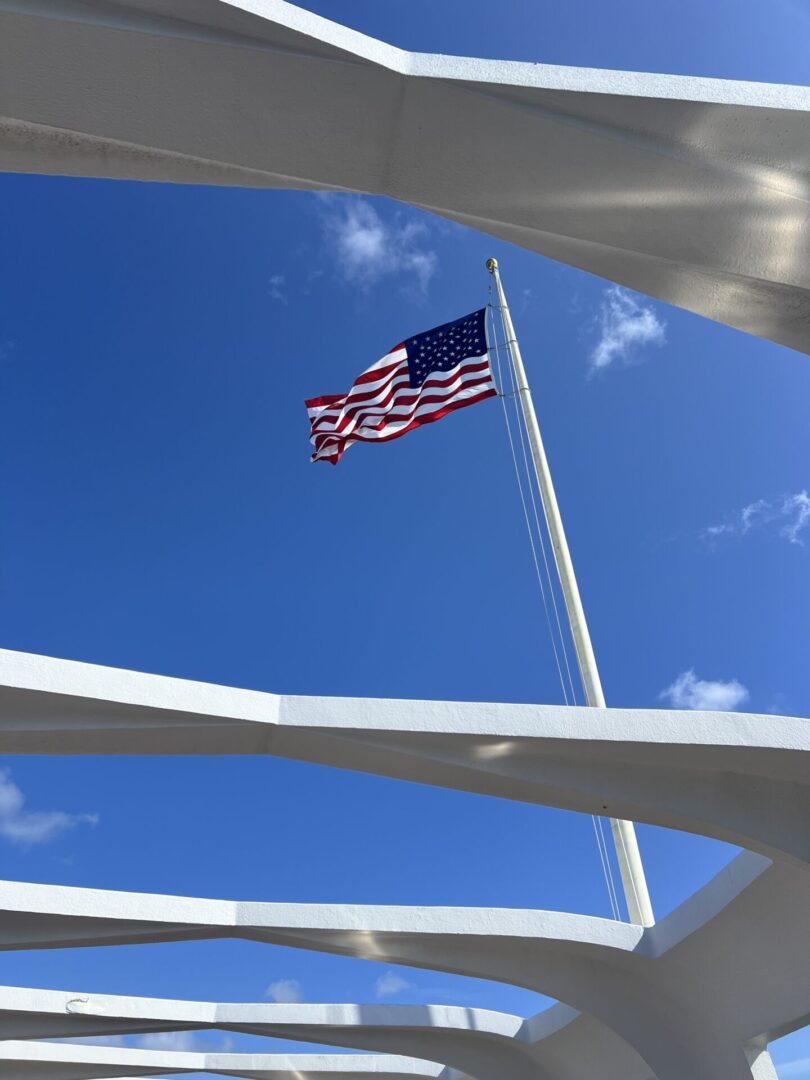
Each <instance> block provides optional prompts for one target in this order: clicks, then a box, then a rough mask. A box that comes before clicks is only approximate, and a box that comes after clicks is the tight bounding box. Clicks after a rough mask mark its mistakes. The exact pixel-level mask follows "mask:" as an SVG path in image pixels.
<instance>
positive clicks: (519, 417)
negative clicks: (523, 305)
mask: <svg viewBox="0 0 810 1080" xmlns="http://www.w3.org/2000/svg"><path fill="white" fill-rule="evenodd" d="M490 288H491V286H490ZM499 310H500V313H501V329H502V331H503V336H504V338H505V337H506V324H505V323H504V319H503V310H502V309H500V306H499ZM509 374H510V382H511V386H512V391H513V395H514V398H513V400H514V404H515V412H516V415H517V424H518V434H519V435H520V448H521V451H522V453H523V467H524V468H525V470H526V476H527V477H528V480H529V496H530V498H531V503H532V511H533V513H534V521H535V525H536V527H537V535H538V537H539V539H540V550H541V552H542V555H543V564H544V566H545V570H546V580H547V581H548V587H549V592H550V593H551V604H552V607H553V608H554V618H555V620H556V622H557V633H558V634H559V639H560V645H561V648H562V654H563V660H564V661H565V670H566V674H567V675H568V685H569V687H570V689H571V704H572V705H576V704H577V694H576V690H575V689H574V680H573V677H572V675H571V664H570V662H569V660H568V648H567V646H566V643H565V634H564V633H563V628H562V622H561V620H560V612H559V608H558V606H557V594H556V590H555V588H554V585H553V582H552V577H551V570H550V568H549V564H548V555H547V554H546V544H545V540H544V538H543V528H542V526H541V524H540V515H539V513H538V510H537V499H538V498H539V495H540V493H539V492H538V493H537V497H535V487H536V482H535V483H533V482H532V472H531V469H530V468H529V455H528V451H527V449H526V439H527V438H528V434H527V433H526V434H524V426H525V425H524V418H523V410H522V408H521V407H520V405H519V403H518V400H517V395H518V394H519V393H520V391H521V390H522V389H523V388H522V387H520V386H518V385H517V379H516V378H515V372H514V368H513V365H512V364H511V363H510V364H509Z"/></svg>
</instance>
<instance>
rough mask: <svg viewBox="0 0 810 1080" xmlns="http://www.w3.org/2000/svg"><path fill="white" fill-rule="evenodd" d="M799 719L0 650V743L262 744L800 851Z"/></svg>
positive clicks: (809, 802) (195, 749)
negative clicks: (235, 677)
mask: <svg viewBox="0 0 810 1080" xmlns="http://www.w3.org/2000/svg"><path fill="white" fill-rule="evenodd" d="M808 751H810V723H808V721H806V720H802V719H796V718H792V717H781V716H758V715H756V714H752V713H709V712H690V711H683V712H678V711H671V710H657V709H604V710H603V709H589V708H580V707H571V708H569V707H564V706H556V705H499V704H480V703H470V702H440V701H396V700H390V699H367V698H315V697H312V698H307V697H288V696H279V695H276V694H264V693H259V692H257V691H250V690H237V689H231V688H229V687H222V686H214V685H209V684H206V683H197V682H188V681H186V680H183V679H170V678H165V677H162V676H156V675H143V674H140V673H138V672H132V671H122V670H118V669H114V668H104V667H98V666H96V665H93V664H80V663H76V662H74V661H67V660H55V659H52V658H50V657H43V656H34V655H31V654H29V653H17V652H11V651H9V650H0V753H5V754H110V753H112V754H266V753H269V754H275V755H278V756H281V757H290V758H296V759H299V760H304V761H313V762H318V763H320V764H325V765H332V766H337V767H340V768H348V769H356V770H359V771H362V772H371V773H374V774H377V775H382V776H393V777H398V778H400V779H406V780H414V781H418V782H421V783H428V784H434V785H437V786H441V787H450V788H459V789H461V790H464V791H474V792H479V793H482V794H488V795H495V796H498V797H501V798H509V799H518V800H522V801H525V802H536V803H543V804H546V805H550V806H559V807H563V808H565V809H569V810H578V811H584V812H586V813H595V814H605V815H607V816H610V817H616V818H626V819H628V820H632V821H645V822H650V823H652V824H655V825H664V826H667V827H670V828H677V829H684V830H687V831H690V832H695V833H701V834H704V835H706V836H713V837H716V838H717V839H720V840H727V841H729V842H730V843H734V844H739V845H741V846H743V847H747V848H750V849H752V850H755V851H759V852H761V853H763V854H765V855H767V856H769V857H771V858H779V859H789V860H792V861H794V862H797V863H800V864H802V865H804V866H807V865H808V864H810V829H808V826H807V822H808V820H810V768H808Z"/></svg>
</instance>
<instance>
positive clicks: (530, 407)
mask: <svg viewBox="0 0 810 1080" xmlns="http://www.w3.org/2000/svg"><path fill="white" fill-rule="evenodd" d="M487 270H489V272H490V273H491V274H492V276H493V278H494V279H495V289H496V291H497V294H498V303H499V304H500V308H501V315H502V317H503V325H504V330H505V332H506V345H507V348H508V349H509V356H510V359H511V361H512V366H513V369H514V373H515V380H516V383H517V392H518V396H519V398H520V405H521V409H522V410H523V419H524V421H525V424H526V430H527V432H528V436H529V446H530V448H531V453H532V460H533V462H534V469H535V473H536V474H537V483H538V486H539V488H540V497H541V499H542V502H543V512H544V514H545V519H546V526H547V528H548V533H549V537H550V538H551V546H552V549H553V551H554V561H555V563H556V566H557V574H558V576H559V579H560V585H561V587H562V593H563V599H564V600H565V610H566V612H567V613H568V621H569V624H570V627H571V636H572V638H573V641H574V649H575V651H576V654H577V664H578V666H579V672H580V677H581V679H582V687H583V690H584V692H585V700H586V702H587V704H588V705H590V706H591V707H592V708H595V709H604V708H606V704H605V695H604V692H603V691H602V682H601V679H600V678H599V669H598V668H597V666H596V657H595V656H594V653H593V645H592V644H591V635H590V633H589V631H588V623H587V622H586V620H585V612H584V610H583V607H582V600H581V598H580V595H579V588H578V587H577V579H576V576H575V574H574V564H573V562H572V561H571V553H570V551H569V550H568V541H567V540H566V538H565V529H564V528H563V523H562V517H561V515H560V508H559V506H558V505H557V496H556V495H555V493H554V484H553V483H552V480H551V471H550V469H549V466H548V459H547V458H546V451H545V448H544V446H543V439H542V436H541V435H540V425H539V424H538V422H537V413H536V412H535V411H534V402H533V401H532V395H531V391H530V390H529V384H528V381H527V379H526V371H525V368H524V367H523V359H522V357H521V355H520V346H519V345H518V342H517V338H516V336H515V328H514V326H513V324H512V316H511V314H510V312H509V305H508V304H507V303H506V296H505V294H504V291H503V285H502V284H501V275H500V272H499V270H498V261H497V259H488V260H487ZM610 825H611V830H612V832H613V842H614V844H615V845H616V857H617V860H618V863H619V870H620V872H621V877H622V885H623V887H624V896H625V900H626V901H627V910H628V912H629V915H630V921H631V922H633V923H637V924H640V925H641V926H652V925H653V924H654V922H655V918H654V916H653V910H652V904H651V902H650V893H649V890H648V888H647V879H646V877H645V875H644V867H643V865H642V862H641V853H640V852H639V849H638V840H637V839H636V830H635V828H634V827H633V823H632V821H619V820H616V819H613V818H611V822H610Z"/></svg>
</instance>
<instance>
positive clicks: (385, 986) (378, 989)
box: [374, 971, 413, 998]
mask: <svg viewBox="0 0 810 1080" xmlns="http://www.w3.org/2000/svg"><path fill="white" fill-rule="evenodd" d="M411 989H413V984H412V983H409V982H408V980H407V979H403V978H402V976H401V975H398V974H397V973H396V971H386V972H385V974H384V975H381V976H380V977H379V979H377V981H376V983H375V984H374V993H375V994H376V995H377V997H378V998H388V997H396V995H397V994H401V993H403V991H405V990H411Z"/></svg>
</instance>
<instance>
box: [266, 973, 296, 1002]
mask: <svg viewBox="0 0 810 1080" xmlns="http://www.w3.org/2000/svg"><path fill="white" fill-rule="evenodd" d="M264 996H265V997H268V998H270V999H271V1000H272V1001H277V1002H278V1003H279V1004H280V1005H282V1004H283V1005H297V1004H298V1002H299V1001H303V1000H304V993H303V990H302V989H301V983H300V982H298V981H297V980H296V979H279V980H278V981H277V982H273V983H270V985H269V986H268V987H267V989H266V990H265V992H264Z"/></svg>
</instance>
